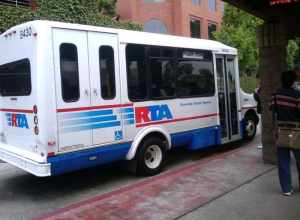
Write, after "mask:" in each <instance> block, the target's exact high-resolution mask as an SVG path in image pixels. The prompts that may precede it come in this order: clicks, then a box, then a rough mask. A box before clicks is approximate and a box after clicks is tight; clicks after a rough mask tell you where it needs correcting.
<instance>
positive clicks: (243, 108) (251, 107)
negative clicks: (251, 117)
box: [242, 106, 256, 110]
mask: <svg viewBox="0 0 300 220" xmlns="http://www.w3.org/2000/svg"><path fill="white" fill-rule="evenodd" d="M255 108H256V106H250V107H242V110H245V109H255Z"/></svg>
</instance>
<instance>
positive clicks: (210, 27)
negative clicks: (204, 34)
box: [208, 23, 217, 40]
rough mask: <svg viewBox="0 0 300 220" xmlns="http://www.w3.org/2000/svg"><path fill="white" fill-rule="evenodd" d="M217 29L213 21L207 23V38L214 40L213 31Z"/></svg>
mask: <svg viewBox="0 0 300 220" xmlns="http://www.w3.org/2000/svg"><path fill="white" fill-rule="evenodd" d="M216 31H217V25H216V24H213V23H209V24H208V39H210V40H215V37H214V32H216Z"/></svg>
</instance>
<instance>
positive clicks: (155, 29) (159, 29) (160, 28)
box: [144, 19, 168, 34]
mask: <svg viewBox="0 0 300 220" xmlns="http://www.w3.org/2000/svg"><path fill="white" fill-rule="evenodd" d="M144 31H146V32H152V33H162V34H166V33H168V30H167V27H166V25H165V24H164V23H163V22H162V21H160V20H158V19H151V20H149V21H147V22H146V23H145V25H144Z"/></svg>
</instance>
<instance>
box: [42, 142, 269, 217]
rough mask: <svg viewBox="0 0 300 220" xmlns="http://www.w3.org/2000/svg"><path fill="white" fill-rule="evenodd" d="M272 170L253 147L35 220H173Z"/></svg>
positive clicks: (249, 146) (136, 184)
mask: <svg viewBox="0 0 300 220" xmlns="http://www.w3.org/2000/svg"><path fill="white" fill-rule="evenodd" d="M269 170H270V166H268V165H264V164H263V162H262V159H261V151H258V150H257V148H256V147H255V143H254V142H253V143H249V144H247V145H246V146H245V147H242V148H239V149H234V150H231V151H229V152H225V153H221V154H220V153H219V154H214V155H213V156H210V157H207V158H203V159H201V160H200V161H196V162H193V163H192V164H189V165H186V166H184V167H181V168H178V169H174V170H170V171H167V172H165V173H162V174H161V175H158V176H154V177H151V178H148V179H145V180H142V181H140V182H138V183H134V184H131V185H129V186H125V187H123V188H120V189H118V190H115V191H112V192H109V193H105V194H102V195H98V196H95V197H93V198H91V199H87V200H84V201H81V202H78V203H75V204H72V205H70V206H67V207H65V208H61V209H58V210H57V211H55V212H53V213H49V214H45V215H43V216H41V217H39V218H37V219H36V220H59V219H64V220H73V219H84V220H96V219H112V220H114V219H130V220H132V219H143V220H146V219H174V218H178V217H180V216H183V215H184V214H185V213H187V212H190V211H192V210H194V209H196V208H199V207H200V206H201V205H204V204H207V203H208V202H209V201H212V200H213V199H215V198H218V197H220V196H222V195H224V194H225V193H228V192H230V191H232V190H234V189H236V188H238V187H240V186H241V185H243V184H245V183H247V182H249V181H251V180H253V178H255V177H257V176H259V175H262V174H263V173H265V172H268V171H269Z"/></svg>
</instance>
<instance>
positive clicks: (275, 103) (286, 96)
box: [271, 88, 300, 122]
mask: <svg viewBox="0 0 300 220" xmlns="http://www.w3.org/2000/svg"><path fill="white" fill-rule="evenodd" d="M271 110H272V111H273V113H274V115H275V114H276V117H277V120H278V121H283V122H300V92H299V91H298V90H295V89H293V88H280V89H278V90H277V92H276V93H275V94H274V95H273V96H272V100H271Z"/></svg>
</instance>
